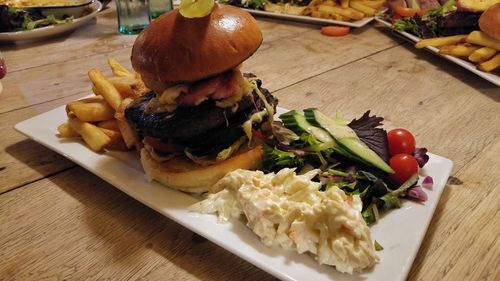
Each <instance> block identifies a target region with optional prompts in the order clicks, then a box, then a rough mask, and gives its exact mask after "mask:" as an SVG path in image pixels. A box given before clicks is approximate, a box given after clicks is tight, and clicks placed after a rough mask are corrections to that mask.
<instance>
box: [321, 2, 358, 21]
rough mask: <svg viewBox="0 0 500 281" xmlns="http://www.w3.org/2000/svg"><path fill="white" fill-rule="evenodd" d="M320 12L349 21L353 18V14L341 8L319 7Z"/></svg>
mask: <svg viewBox="0 0 500 281" xmlns="http://www.w3.org/2000/svg"><path fill="white" fill-rule="evenodd" d="M318 11H320V12H322V13H326V14H338V15H341V16H343V17H346V18H349V19H350V18H351V12H350V11H349V10H348V9H342V8H341V7H331V6H326V5H319V6H318Z"/></svg>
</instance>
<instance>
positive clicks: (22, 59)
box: [0, 5, 500, 281]
mask: <svg viewBox="0 0 500 281" xmlns="http://www.w3.org/2000/svg"><path fill="white" fill-rule="evenodd" d="M259 24H260V26H261V28H262V32H263V35H264V42H263V44H262V46H261V48H260V49H259V50H258V51H257V52H256V54H255V55H254V56H252V57H251V58H250V59H249V60H248V61H247V62H245V64H244V66H243V70H244V71H248V72H253V73H255V74H257V75H258V76H259V77H261V78H262V80H263V81H264V85H265V87H267V88H269V89H270V90H271V91H273V92H274V94H275V95H276V96H277V97H278V98H279V100H280V106H282V107H285V108H305V107H318V108H320V109H321V110H324V111H325V112H327V113H331V114H333V113H335V112H336V111H337V110H338V111H339V112H342V114H343V115H344V117H346V118H347V119H350V118H355V117H358V116H360V115H361V114H362V113H363V112H364V111H366V110H369V109H370V110H372V112H373V113H374V114H377V115H380V116H384V117H385V119H386V121H385V124H386V127H387V128H393V127H405V128H408V129H410V130H411V131H412V132H414V134H415V135H416V138H417V140H418V144H419V145H422V146H426V147H427V148H429V150H430V151H431V152H433V153H435V154H439V155H442V156H445V157H447V158H450V159H452V160H453V161H454V169H453V172H452V175H451V177H450V179H449V184H448V185H447V186H446V188H445V190H444V192H443V195H442V198H441V200H440V202H439V205H438V208H437V210H436V212H435V214H434V217H433V220H432V222H431V224H430V226H429V229H428V231H427V235H426V237H425V238H424V242H423V244H422V246H421V248H420V251H419V253H418V255H417V256H416V259H415V262H414V264H413V267H412V269H411V271H410V274H409V276H408V279H409V280H492V281H493V280H500V264H499V261H500V245H499V242H498V234H499V233H500V217H499V210H500V204H499V203H498V202H500V195H499V193H498V189H499V188H500V184H499V179H500V160H499V155H500V125H499V124H500V89H499V88H497V87H495V86H494V85H492V84H490V83H488V82H487V81H484V80H482V79H481V78H479V77H477V76H475V75H473V74H471V73H470V72H468V71H466V70H464V69H461V68H460V67H457V66H455V65H453V64H452V63H450V62H448V61H446V60H443V59H440V58H438V57H436V56H433V55H431V54H428V53H426V52H424V51H420V50H415V49H414V48H413V47H412V46H411V45H409V44H407V43H403V42H402V41H401V40H399V39H397V38H395V37H393V36H392V34H391V33H390V32H389V31H387V30H386V29H384V28H382V27H380V26H378V25H377V24H375V23H372V24H370V25H369V26H367V27H365V28H361V29H356V30H353V31H352V32H351V34H349V35H348V36H346V37H341V38H331V37H325V36H322V35H320V33H319V29H318V27H317V26H312V25H305V24H297V23H288V22H281V21H276V20H270V19H259ZM134 40H135V36H124V35H118V34H117V33H116V15H115V11H114V7H113V5H111V7H110V8H108V9H106V10H104V11H103V12H101V13H100V14H99V16H98V17H97V19H96V20H94V21H92V22H90V23H89V24H87V25H85V26H84V27H82V28H80V29H78V30H76V31H75V32H73V33H71V34H65V35H63V36H62V37H58V38H54V39H50V40H47V41H42V42H33V43H28V44H17V45H0V50H1V51H2V54H3V56H4V57H5V60H6V62H7V67H8V71H9V73H8V75H7V77H5V78H4V79H3V80H2V83H3V86H4V91H3V92H2V93H1V94H0V130H1V132H2V135H1V137H0V148H1V149H2V152H1V153H0V257H1V258H0V280H82V279H88V280H101V279H106V280H125V279H128V280H136V279H142V280H165V279H167V280H273V279H274V278H273V277H272V276H271V275H269V274H267V273H265V272H263V271H261V270H260V269H258V268H256V267H254V266H253V265H251V264H249V263H248V262H246V261H244V260H242V259H240V258H238V257H236V256H234V255H233V254H231V253H229V252H228V251H225V250H224V249H222V248H220V247H218V246H216V245H215V244H213V243H211V242H209V241H206V240H205V239H203V238H201V237H199V236H198V235H196V234H194V233H192V232H191V231H189V230H187V229H185V228H183V227H181V226H179V225H177V224H176V223H174V222H172V221H170V220H169V219H166V218H164V217H163V216H161V215H159V214H158V213H156V212H155V211H153V210H151V209H149V208H147V207H145V206H143V205H142V204H140V203H139V202H137V201H135V200H133V199H132V198H130V197H128V196H127V195H125V194H123V193H121V192H120V191H118V190H116V189H115V188H114V187H112V186H110V185H108V184H107V183H105V182H104V181H102V180H101V179H99V178H98V177H96V176H94V175H92V174H91V173H89V172H87V171H85V170H84V169H82V168H80V167H78V166H76V165H75V164H73V163H72V162H71V161H69V160H67V159H65V158H64V157H63V156H61V155H58V154H57V153H55V152H52V151H50V150H49V149H46V148H44V147H43V146H41V145H39V144H37V143H36V142H35V141H32V140H29V139H27V138H26V137H24V136H22V135H21V134H19V133H17V132H16V131H15V130H14V128H13V126H14V125H15V124H16V123H18V122H20V121H23V120H25V119H27V118H30V117H33V116H36V115H38V114H40V113H42V112H45V111H47V110H50V109H52V108H55V107H58V106H61V105H64V104H65V103H67V102H68V101H71V100H74V99H77V98H80V97H82V96H85V95H88V94H89V93H90V92H91V90H90V89H91V87H90V83H89V80H88V78H87V71H88V69H90V68H92V67H97V68H100V69H102V70H104V72H105V73H106V74H108V75H109V74H110V71H109V69H108V67H107V65H106V58H108V57H110V56H111V57H114V58H116V59H117V60H118V61H120V62H121V63H123V64H124V65H125V66H127V67H130V62H129V59H130V48H131V46H132V44H133V42H134ZM61 122H63V120H61ZM89 153H91V152H90V151H89ZM495 191H496V192H495ZM382 262H383V261H382Z"/></svg>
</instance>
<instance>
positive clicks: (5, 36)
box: [0, 1, 102, 42]
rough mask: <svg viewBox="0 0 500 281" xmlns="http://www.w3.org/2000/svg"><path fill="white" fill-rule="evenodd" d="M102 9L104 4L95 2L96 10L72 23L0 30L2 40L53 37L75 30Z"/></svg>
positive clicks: (0, 40)
mask: <svg viewBox="0 0 500 281" xmlns="http://www.w3.org/2000/svg"><path fill="white" fill-rule="evenodd" d="M101 9H102V4H101V2H99V1H95V2H94V11H93V12H92V13H90V14H88V15H86V16H83V17H81V18H77V19H74V20H73V21H72V22H70V23H66V24H58V25H50V26H46V27H41V28H36V29H33V30H26V31H16V32H0V42H17V41H34V40H42V39H45V38H49V37H53V36H56V35H59V34H63V33H65V32H69V31H71V30H74V29H76V28H78V27H80V26H82V25H84V24H85V23H87V22H88V21H90V20H91V19H93V18H94V17H95V16H96V15H97V13H98V12H99V11H101Z"/></svg>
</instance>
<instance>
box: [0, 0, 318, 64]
mask: <svg viewBox="0 0 500 281" xmlns="http://www.w3.org/2000/svg"><path fill="white" fill-rule="evenodd" d="M259 26H260V28H261V30H262V33H263V36H264V38H265V39H266V41H267V42H271V41H274V40H280V39H283V38H287V37H297V36H299V35H300V34H302V33H304V32H309V31H311V29H312V28H315V27H317V26H312V25H307V24H296V23H290V24H282V22H281V21H276V20H271V19H259ZM136 37H137V36H136V35H121V36H120V35H118V31H117V20H116V13H115V7H114V3H113V2H112V3H111V5H110V7H109V8H107V9H105V10H104V11H102V12H100V13H99V14H98V16H97V18H96V19H95V20H93V21H91V22H90V23H88V24H86V25H85V26H84V27H81V28H78V29H77V30H75V31H74V32H72V33H70V34H64V35H62V36H59V37H56V38H53V39H47V40H43V41H35V42H25V43H20V44H11V45H4V46H2V53H3V54H4V56H5V57H6V58H7V67H8V69H9V72H16V71H19V70H23V69H28V68H33V67H39V66H45V65H50V64H57V63H62V62H72V61H75V60H78V59H81V58H87V57H90V56H94V55H96V54H106V53H111V52H113V51H117V50H120V49H130V48H131V47H132V45H133V44H134V41H135V38H136ZM46 50H50V52H48V53H47V52H46ZM129 52H130V51H129ZM41 54H43V55H41Z"/></svg>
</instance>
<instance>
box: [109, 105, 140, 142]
mask: <svg viewBox="0 0 500 281" xmlns="http://www.w3.org/2000/svg"><path fill="white" fill-rule="evenodd" d="M130 102H132V99H131V98H126V99H124V100H123V101H122V102H121V104H120V107H119V108H118V110H117V111H116V113H115V119H116V122H117V123H118V128H119V129H120V132H121V134H122V137H123V140H124V141H125V144H126V145H127V148H132V147H134V146H135V148H137V149H140V148H142V142H141V140H140V139H139V137H138V136H137V133H136V132H135V130H133V129H132V128H131V127H130V125H129V123H128V122H127V120H126V119H125V116H124V111H125V108H127V105H128V104H129V103H130Z"/></svg>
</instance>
